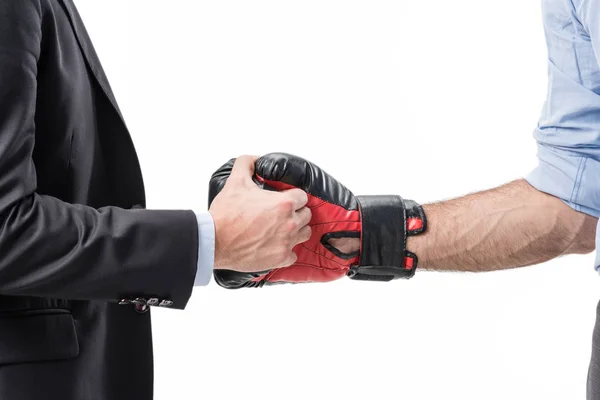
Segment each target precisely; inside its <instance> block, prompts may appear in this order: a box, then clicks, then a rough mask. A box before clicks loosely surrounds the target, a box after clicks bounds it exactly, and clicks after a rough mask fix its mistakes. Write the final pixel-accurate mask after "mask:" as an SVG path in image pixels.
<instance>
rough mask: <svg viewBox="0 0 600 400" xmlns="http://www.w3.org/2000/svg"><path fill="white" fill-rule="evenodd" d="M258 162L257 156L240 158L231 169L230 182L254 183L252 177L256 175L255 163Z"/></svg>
mask: <svg viewBox="0 0 600 400" xmlns="http://www.w3.org/2000/svg"><path fill="white" fill-rule="evenodd" d="M256 160H258V157H257V156H248V155H244V156H239V157H238V158H237V159H236V160H235V163H234V164H233V168H232V169H231V175H229V179H228V181H229V180H231V181H234V182H246V183H247V182H252V176H253V175H254V163H255V162H256Z"/></svg>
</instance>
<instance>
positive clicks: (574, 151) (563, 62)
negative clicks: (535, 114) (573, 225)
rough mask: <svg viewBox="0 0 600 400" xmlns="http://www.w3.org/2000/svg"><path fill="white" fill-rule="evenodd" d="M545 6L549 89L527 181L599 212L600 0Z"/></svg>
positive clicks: (550, 0)
mask: <svg viewBox="0 0 600 400" xmlns="http://www.w3.org/2000/svg"><path fill="white" fill-rule="evenodd" d="M542 12H543V21H544V31H545V37H546V43H547V47H548V93H547V98H546V102H545V104H544V108H543V111H542V115H541V117H540V119H539V123H538V126H537V129H535V132H534V137H535V139H536V140H537V144H538V159H539V165H538V166H537V168H535V169H534V170H533V171H532V172H531V173H530V174H529V175H528V176H527V181H528V182H529V183H530V184H531V185H532V186H534V187H535V188H537V189H538V190H540V191H543V192H546V193H549V194H551V195H554V196H556V197H558V198H560V199H562V200H563V201H565V202H566V203H567V204H568V205H569V206H571V207H572V208H574V209H575V210H577V211H580V212H584V213H587V214H590V215H593V216H595V217H600V64H599V63H598V60H600V0H543V2H542ZM599 228H600V226H599ZM598 233H599V236H597V237H596V248H597V249H598V248H600V247H599V246H600V229H599V230H598ZM599 254H600V252H598V251H597V252H596V269H597V270H598V271H600V257H599Z"/></svg>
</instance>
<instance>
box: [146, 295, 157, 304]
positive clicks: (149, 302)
mask: <svg viewBox="0 0 600 400" xmlns="http://www.w3.org/2000/svg"><path fill="white" fill-rule="evenodd" d="M146 304H147V305H149V306H155V305H158V299H157V298H156V297H151V298H149V299H148V301H147V302H146Z"/></svg>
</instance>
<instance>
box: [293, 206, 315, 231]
mask: <svg viewBox="0 0 600 400" xmlns="http://www.w3.org/2000/svg"><path fill="white" fill-rule="evenodd" d="M295 218H296V221H297V222H298V226H299V227H300V228H303V227H304V226H306V225H308V224H309V222H310V219H311V218H312V212H311V211H310V208H308V207H302V208H301V209H299V210H298V211H296V214H295Z"/></svg>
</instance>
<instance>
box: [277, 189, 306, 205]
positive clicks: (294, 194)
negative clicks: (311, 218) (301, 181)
mask: <svg viewBox="0 0 600 400" xmlns="http://www.w3.org/2000/svg"><path fill="white" fill-rule="evenodd" d="M281 193H282V194H283V195H285V196H286V197H287V198H289V199H290V200H292V202H293V204H294V210H300V209H301V208H302V207H304V206H305V205H306V203H308V195H307V194H306V192H304V191H303V190H300V189H289V190H284V191H283V192H281Z"/></svg>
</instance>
